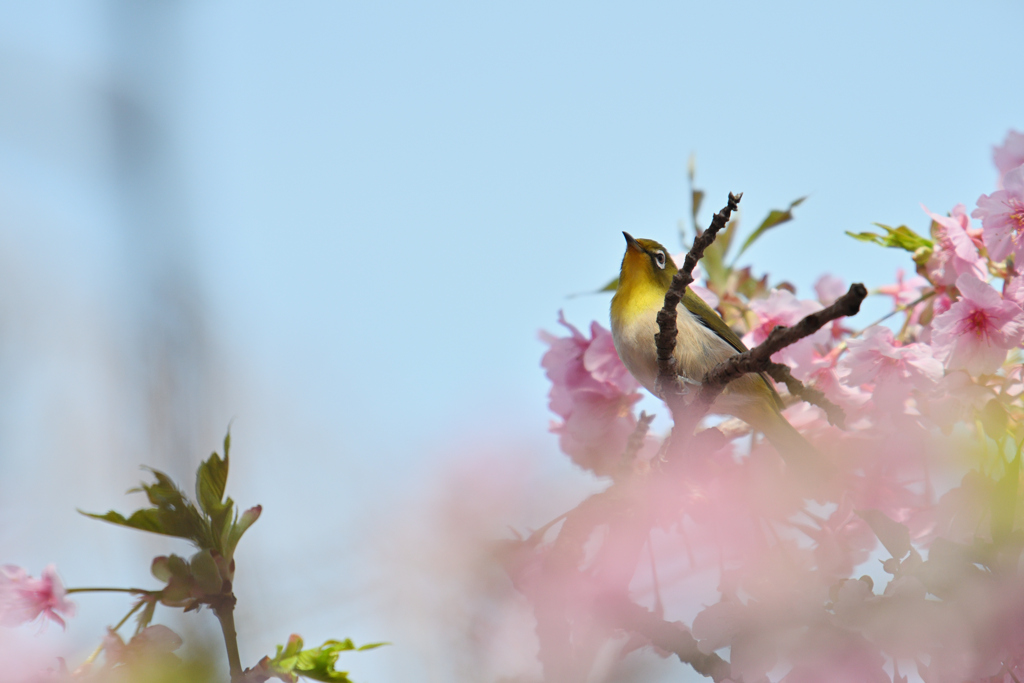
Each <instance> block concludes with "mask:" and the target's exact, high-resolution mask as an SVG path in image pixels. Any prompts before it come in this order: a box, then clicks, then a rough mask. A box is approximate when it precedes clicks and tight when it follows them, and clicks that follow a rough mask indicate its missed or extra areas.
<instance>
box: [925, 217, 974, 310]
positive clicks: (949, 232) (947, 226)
mask: <svg viewBox="0 0 1024 683" xmlns="http://www.w3.org/2000/svg"><path fill="white" fill-rule="evenodd" d="M921 208H922V209H924V212H925V213H926V214H928V216H929V217H930V218H931V219H932V220H933V221H934V222H935V227H934V228H933V229H932V234H933V236H934V238H935V249H934V251H932V255H931V258H929V259H928V263H927V265H926V266H925V271H926V272H927V273H928V279H929V280H931V281H932V284H935V285H951V284H953V283H954V282H956V279H957V278H958V277H959V276H960V275H962V274H964V273H973V274H974V275H975V277H977V278H979V279H981V278H984V277H985V275H986V271H985V261H984V260H983V259H982V258H981V255H980V254H979V253H978V247H977V246H976V245H975V244H974V241H973V240H972V239H971V237H970V235H969V234H968V232H967V231H968V230H969V229H970V227H971V219H970V218H969V217H968V216H967V208H966V207H965V206H964V205H963V204H957V205H956V206H954V207H953V210H952V211H951V212H950V215H949V216H940V215H938V214H935V213H932V212H931V211H929V210H928V207H926V206H925V205H924V204H922V205H921ZM912 300H913V299H911V301H912Z"/></svg>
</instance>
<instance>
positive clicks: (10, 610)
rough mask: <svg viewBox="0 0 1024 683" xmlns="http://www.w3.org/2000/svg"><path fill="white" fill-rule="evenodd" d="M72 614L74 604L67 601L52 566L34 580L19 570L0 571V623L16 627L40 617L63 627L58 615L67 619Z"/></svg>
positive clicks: (16, 568) (8, 567)
mask: <svg viewBox="0 0 1024 683" xmlns="http://www.w3.org/2000/svg"><path fill="white" fill-rule="evenodd" d="M74 614H75V605H74V603H73V602H71V601H70V600H68V599H67V597H66V595H65V592H64V585H63V584H62V583H61V581H60V577H59V576H57V569H56V567H54V566H53V565H52V564H51V565H49V566H48V567H46V569H44V570H43V573H42V575H41V576H40V577H39V578H38V579H35V578H32V577H31V576H29V575H28V573H27V572H26V571H25V570H24V569H22V568H21V567H14V566H10V565H8V566H5V567H2V568H0V624H3V625H4V626H18V625H21V624H25V623H28V622H30V621H34V620H35V619H36V618H38V617H39V616H43V617H45V618H47V619H52V620H53V621H55V622H57V623H58V624H60V625H61V626H66V624H65V622H64V619H63V618H62V617H61V615H64V616H65V617H71V616H74ZM44 623H45V622H44Z"/></svg>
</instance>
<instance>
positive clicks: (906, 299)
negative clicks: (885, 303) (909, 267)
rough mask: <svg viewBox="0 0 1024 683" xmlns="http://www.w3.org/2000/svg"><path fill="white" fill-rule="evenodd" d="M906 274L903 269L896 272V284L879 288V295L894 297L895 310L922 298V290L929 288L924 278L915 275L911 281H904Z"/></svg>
mask: <svg viewBox="0 0 1024 683" xmlns="http://www.w3.org/2000/svg"><path fill="white" fill-rule="evenodd" d="M905 276H906V273H905V272H904V270H903V269H902V268H899V269H897V270H896V283H895V284H891V285H883V286H881V287H879V288H878V291H879V293H881V294H885V295H887V296H890V297H892V305H893V307H894V308H899V307H900V306H906V305H907V304H909V303H912V302H914V301H917V300H918V299H920V298H921V290H922V289H923V288H924V287H927V286H928V281H927V280H925V279H924V278H923V277H920V276H918V275H915V276H914V277H912V278H910V279H909V280H904V279H903V278H904V277H905Z"/></svg>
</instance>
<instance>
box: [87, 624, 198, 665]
mask: <svg viewBox="0 0 1024 683" xmlns="http://www.w3.org/2000/svg"><path fill="white" fill-rule="evenodd" d="M181 645H182V640H181V636H179V635H178V634H177V633H175V632H174V631H172V630H171V629H169V628H167V627H166V626H163V625H161V624H154V625H152V626H148V627H146V628H144V629H142V631H140V632H139V633H137V634H136V635H135V636H133V637H132V639H131V640H130V641H129V642H128V643H127V644H125V642H124V640H122V639H121V636H119V635H118V634H117V633H115V632H114V631H110V632H108V633H107V637H106V638H104V639H103V649H104V651H105V652H106V667H108V668H114V667H116V666H118V665H127V666H140V665H143V666H144V665H146V664H148V665H150V666H152V665H155V664H159V663H160V661H161V660H165V659H166V658H167V657H168V655H170V653H172V652H174V651H175V650H177V649H178V648H179V647H181Z"/></svg>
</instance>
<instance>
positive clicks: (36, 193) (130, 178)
mask: <svg viewBox="0 0 1024 683" xmlns="http://www.w3.org/2000/svg"><path fill="white" fill-rule="evenodd" d="M144 5H147V3H128V2H76V3H62V2H46V1H40V0H32V1H31V2H30V1H24V2H6V3H3V6H2V8H0V284H2V287H0V289H2V290H3V291H2V292H0V379H2V381H0V513H2V515H3V516H2V518H3V519H4V520H5V521H4V523H3V524H2V525H0V561H6V562H13V563H16V564H21V565H25V566H26V567H27V568H29V569H30V570H31V571H33V572H38V571H39V570H40V569H41V568H42V567H43V566H44V565H45V564H46V563H48V562H50V561H56V562H57V563H58V566H59V567H60V569H61V572H62V574H63V576H64V578H65V580H66V581H67V582H68V583H69V584H73V585H86V584H89V583H92V584H100V583H102V584H106V583H112V582H120V583H126V584H140V583H144V584H145V585H151V583H152V579H150V578H148V559H149V558H150V557H151V556H152V555H153V554H154V553H158V552H167V551H168V550H169V549H172V548H171V547H168V546H167V544H165V543H162V542H160V541H159V539H155V540H150V539H144V538H143V537H142V535H137V534H133V533H132V532H128V531H124V532H121V531H119V530H116V529H113V528H110V527H103V526H102V525H100V524H98V523H95V522H90V521H88V520H86V519H84V518H81V517H79V516H77V515H76V513H75V512H74V510H75V508H84V509H89V510H106V509H109V508H111V507H114V508H116V509H120V510H130V509H134V508H133V507H132V506H133V505H134V504H135V503H136V502H139V501H136V500H135V499H129V498H125V497H123V496H122V493H123V491H124V490H125V489H127V488H128V487H129V486H131V485H132V484H133V483H135V482H136V481H137V480H138V478H139V476H140V474H141V473H139V472H138V471H137V470H136V469H135V468H136V466H137V465H139V464H142V463H147V464H152V465H156V466H159V467H162V468H165V469H167V470H169V471H171V472H172V473H174V474H175V476H179V477H185V476H187V475H189V474H190V473H191V472H192V471H193V469H194V467H195V465H196V463H197V462H198V461H199V459H200V458H201V457H203V456H205V455H206V454H208V452H209V451H210V450H212V449H213V448H215V447H217V446H218V444H219V440H220V438H221V437H222V436H223V433H224V430H225V429H226V428H227V425H228V423H229V421H231V420H232V419H233V420H234V423H233V428H232V429H233V435H234V440H235V446H236V450H235V453H234V456H235V459H234V460H233V463H232V464H233V466H234V469H233V473H232V480H231V482H230V483H229V492H230V493H231V495H233V497H234V498H235V499H236V500H238V501H240V502H241V503H244V504H255V503H257V502H259V503H262V504H264V507H265V516H264V518H263V519H261V520H260V522H259V523H258V524H257V525H256V526H255V527H254V528H253V530H252V531H251V532H250V534H251V537H247V538H246V541H245V542H243V544H242V548H243V550H242V551H241V554H240V556H239V563H240V567H241V568H240V576H239V583H238V591H237V592H238V593H239V596H240V600H241V601H242V603H243V606H242V607H240V609H241V610H242V612H241V616H242V617H243V618H242V621H241V626H240V632H241V636H242V638H243V646H242V649H243V656H244V657H247V658H248V659H250V660H251V661H253V662H254V661H255V660H256V659H258V657H259V656H261V655H262V654H264V653H265V652H267V651H270V650H272V645H273V644H274V643H275V642H282V641H283V640H284V639H285V638H286V637H287V635H288V633H291V632H293V631H294V632H299V633H302V634H303V635H304V636H305V637H306V638H307V639H308V640H310V641H314V640H321V639H324V638H327V637H336V636H337V637H345V636H351V637H353V638H354V639H356V640H357V641H362V642H365V641H369V640H392V641H395V643H396V645H395V646H394V647H392V648H385V649H382V650H378V651H374V652H373V653H367V654H365V655H358V656H354V657H353V659H352V660H351V662H352V663H351V665H350V667H351V670H352V672H353V676H354V677H356V680H359V681H361V682H364V683H365V682H366V681H387V680H404V679H405V678H407V677H408V676H409V675H410V674H411V673H413V672H417V673H418V674H423V675H425V676H426V680H450V679H451V676H452V675H455V674H452V673H451V672H450V671H448V670H446V669H445V667H446V666H452V665H451V664H450V662H448V661H447V660H448V659H449V656H448V653H446V652H445V651H444V650H443V647H442V646H440V645H438V644H437V643H436V642H435V641H431V640H429V638H423V639H422V642H415V643H414V642H411V641H414V640H415V635H414V634H415V633H416V632H417V628H420V627H422V626H423V624H430V623H431V618H432V617H431V616H430V614H431V609H433V607H432V606H431V604H428V603H430V600H424V604H423V605H421V606H420V607H417V606H416V604H417V603H416V600H417V599H418V598H417V596H418V595H419V596H422V594H425V593H431V592H432V591H435V590H436V591H440V592H439V593H438V594H439V595H441V594H444V592H443V590H441V589H439V588H437V586H435V585H434V584H432V583H431V580H430V578H429V576H430V575H429V572H428V573H427V574H424V575H422V576H419V578H418V579H415V578H410V576H411V575H401V576H404V578H402V579H401V580H402V581H403V582H404V583H403V584H402V586H401V587H396V585H395V583H394V581H396V580H398V579H396V578H395V577H397V576H399V574H393V573H389V572H391V571H392V569H393V567H392V569H387V567H388V562H387V561H386V560H382V559H381V558H382V557H384V558H388V557H390V558H391V559H392V560H394V558H395V557H396V555H395V554H394V552H393V551H394V549H395V548H394V547H393V546H392V545H389V544H393V545H394V546H397V547H398V548H400V549H401V550H402V551H404V552H406V553H410V554H411V556H416V555H417V553H418V552H419V551H418V550H417V549H418V548H420V549H423V548H427V549H429V547H430V543H429V542H428V541H429V539H430V538H431V535H432V533H433V532H431V531H430V530H429V527H428V526H426V525H424V526H422V527H417V526H416V523H422V522H423V521H424V520H431V519H434V518H433V517H431V514H433V513H431V512H429V511H431V510H433V511H436V510H437V509H438V506H439V505H441V506H442V507H443V505H444V504H445V503H446V502H450V500H448V499H449V498H451V497H456V498H458V497H460V496H467V497H472V495H473V494H479V493H480V491H479V490H477V491H473V490H471V489H474V487H475V486H476V485H475V484H473V483H472V482H473V481H474V479H473V477H472V476H468V475H465V474H463V475H460V476H464V477H468V478H465V479H458V476H455V475H451V474H450V473H451V472H452V471H453V470H457V471H462V472H463V473H464V472H465V471H470V472H479V473H481V477H483V476H484V473H492V474H493V473H494V472H495V471H498V472H504V473H506V474H507V476H508V477H511V479H513V480H515V481H516V482H517V483H516V485H515V487H516V488H515V491H516V493H515V494H514V495H513V494H509V500H510V501H514V502H509V503H508V508H507V509H508V511H509V513H508V514H509V519H508V521H507V522H506V523H505V524H509V525H513V526H517V527H518V528H523V526H524V525H529V524H533V525H539V524H540V523H543V522H544V521H546V520H547V519H548V518H550V517H552V516H554V515H555V514H558V513H559V512H560V511H562V509H564V508H565V507H567V506H571V505H574V504H575V502H577V501H578V500H579V498H580V497H581V496H582V495H583V494H584V492H585V491H588V490H592V489H593V488H594V487H596V486H598V485H599V484H598V483H596V482H594V481H593V480H592V479H590V478H588V477H587V476H585V475H583V474H582V473H580V472H578V471H576V470H574V469H573V468H572V466H571V465H570V464H569V463H567V462H566V459H565V458H564V456H561V455H560V454H559V453H558V450H557V445H556V442H555V438H554V437H553V436H551V435H549V434H547V431H546V430H547V426H548V420H549V419H550V415H549V413H548V411H547V408H546V393H547V389H548V384H547V380H546V379H545V377H544V375H543V373H542V371H541V369H540V367H539V360H540V356H541V354H542V353H543V350H544V346H543V345H542V344H541V343H540V342H539V341H538V339H537V331H538V330H539V329H541V328H545V329H549V330H554V329H555V327H556V325H555V319H556V316H557V312H558V310H559V309H564V311H565V313H566V316H567V317H568V318H569V320H570V321H572V322H574V323H576V324H578V325H580V326H581V327H582V326H585V325H587V324H589V322H590V321H591V320H592V319H597V320H599V321H600V322H602V324H607V305H608V297H607V295H598V296H588V297H577V298H569V296H568V295H570V294H573V293H578V292H585V291H588V290H593V289H596V288H597V287H599V286H601V285H603V284H604V283H605V282H607V281H608V280H609V279H610V278H611V277H612V276H614V275H615V274H616V271H617V267H618V263H619V260H620V259H621V254H622V251H623V246H624V245H623V240H622V236H621V234H620V233H621V231H622V230H628V231H629V232H631V233H633V234H634V235H636V236H645V237H651V238H655V239H658V240H660V241H663V242H664V243H666V244H667V245H670V246H671V247H672V249H673V250H681V248H682V247H681V243H680V242H679V238H678V229H677V224H678V222H679V221H680V220H682V219H684V218H685V217H686V216H687V215H688V212H689V198H688V188H687V181H686V168H687V160H688V158H689V156H690V155H691V154H694V155H696V159H697V184H698V186H699V187H701V188H703V189H704V190H706V191H707V193H708V197H707V200H706V203H705V210H704V211H703V215H702V219H703V221H704V222H705V223H706V222H707V221H708V220H709V218H710V215H711V213H712V212H713V211H714V210H717V209H718V208H720V207H721V206H722V205H723V204H724V201H725V198H726V196H727V193H728V192H730V191H734V192H740V191H742V192H743V193H744V197H743V202H742V218H743V221H744V223H743V224H744V225H745V226H746V228H747V229H751V228H752V227H753V226H754V225H756V224H757V222H759V221H760V220H761V219H762V218H763V217H764V215H765V214H766V213H767V211H768V210H770V209H772V208H784V207H785V206H786V205H787V204H788V203H789V202H790V201H791V200H793V199H795V198H797V197H800V196H803V195H809V199H808V200H807V201H806V202H805V203H804V204H803V205H802V206H800V207H799V208H798V209H797V219H796V220H795V221H794V222H793V223H790V224H787V225H786V226H784V227H781V228H779V229H778V230H777V231H776V232H774V233H770V234H769V235H768V236H767V237H765V238H764V239H762V240H761V241H760V242H759V243H757V244H756V246H754V247H753V248H752V249H750V250H749V252H748V253H747V254H745V256H744V261H745V262H746V261H749V262H750V263H753V264H756V268H757V269H759V270H766V271H768V272H770V273H771V275H772V277H773V279H775V280H779V279H785V280H789V281H791V282H793V283H795V284H796V285H797V287H798V291H799V292H800V293H801V294H803V295H805V296H808V297H809V296H812V291H811V284H812V283H813V282H814V280H815V279H816V278H817V277H818V276H819V275H820V274H822V273H825V272H830V273H833V274H836V275H839V276H841V277H843V278H844V279H845V280H846V281H847V282H850V281H863V282H864V283H865V284H867V285H868V287H869V288H874V287H877V286H879V285H882V284H886V283H889V282H892V281H893V280H894V278H895V271H896V268H897V267H899V266H904V267H907V266H909V265H910V262H909V259H907V258H906V257H905V255H903V254H901V253H898V252H886V251H883V250H880V249H879V248H876V247H871V246H868V245H863V244H860V243H857V242H855V241H853V240H852V239H850V238H849V237H847V236H845V235H844V231H847V230H849V231H862V230H866V229H870V226H871V223H873V222H876V221H878V222H883V223H888V224H891V225H898V224H907V225H909V226H911V227H912V228H914V229H916V230H919V231H922V232H923V231H926V230H927V224H928V222H927V220H928V219H927V217H926V216H925V214H924V213H923V211H922V209H921V207H920V204H921V203H923V204H925V205H927V206H928V207H929V208H930V209H931V210H933V211H936V212H942V213H944V212H946V211H948V210H949V209H951V208H952V207H953V205H954V204H956V203H958V202H962V203H964V204H966V205H967V206H968V209H969V210H970V209H971V208H973V206H974V202H975V201H976V199H977V198H978V196H979V195H980V194H982V193H989V192H991V191H992V190H993V189H994V183H995V178H996V173H995V169H994V167H993V166H992V163H991V147H992V145H994V144H998V143H1000V142H1002V140H1003V137H1004V135H1005V134H1006V131H1007V130H1008V129H1009V128H1014V127H1015V128H1017V129H1018V130H1022V129H1024V88H1022V87H1021V82H1022V79H1021V48H1020V39H1019V33H1020V31H1019V27H1020V26H1022V25H1024V5H1022V4H1021V3H1019V2H1015V1H1010V0H1007V1H1003V2H974V3H949V2H927V3H926V2H917V3H891V2H861V3H846V4H842V3H820V2H788V3H731V2H721V3H667V2H666V3H647V2H643V3H620V4H618V5H613V4H611V3H593V2H564V3H557V4H556V3H541V2H517V3H505V4H499V3H459V2H435V3H429V4H428V3H406V4H400V3H386V2H377V3H355V2H319V3H313V2H310V3H265V2H264V3H256V2H213V1H211V2H181V3H171V2H158V3H157V2H155V3H151V4H149V5H148V8H143V6H144ZM884 310H885V305H884V303H882V302H877V303H873V304H872V306H870V307H869V309H868V311H867V313H865V315H869V314H872V315H873V314H878V313H880V312H882V311H884ZM460 468H462V469H460ZM466 468H468V470H467V469H466ZM474 468H477V469H474ZM453 476H454V479H453V478H452V477H453ZM503 476H505V475H503ZM517 477H518V478H517ZM452 481H462V482H463V485H461V486H454V488H453V487H452V486H453V485H452V484H451V482H452ZM446 482H447V483H446ZM466 482H469V483H468V484H467V483H466ZM446 487H448V488H446ZM467 489H470V490H467ZM481 490H484V491H486V490H487V489H486V486H482V488H481ZM502 509H504V508H502ZM497 516H498V517H501V514H500V513H498V514H497ZM417 529H418V531H417ZM502 533H506V531H505V526H503V525H499V526H498V527H497V528H496V529H495V534H497V535H500V534H502ZM438 536H440V534H438ZM410 538H415V539H416V541H415V542H411V541H409V539H410ZM424 539H427V541H425V540H424ZM417 543H419V544H422V545H417ZM382 548H384V549H383V550H382ZM174 549H176V551H177V552H185V551H186V549H185V548H184V547H174ZM147 553H148V554H147ZM389 553H390V554H389ZM398 556H399V557H406V556H402V555H401V554H400V553H399V555H398ZM407 559H408V558H407ZM415 559H416V558H415V557H414V558H413V559H410V560H409V561H408V562H407V564H415ZM420 559H422V558H420ZM403 562H405V560H403V561H402V562H398V564H402V563H403ZM393 564H394V563H393ZM434 569H435V570H436V567H434ZM442 573H443V572H442ZM417 581H419V583H417ZM458 589H459V587H458V586H454V587H453V586H449V587H448V588H447V589H445V590H452V591H456V592H457V591H458ZM417 591H419V592H417ZM257 596H258V597H257ZM403 601H404V602H403ZM79 603H80V604H79V607H80V613H81V617H80V619H79V621H78V623H77V624H73V625H72V627H71V629H70V631H69V633H70V634H71V636H72V637H73V638H75V639H78V640H77V642H80V643H82V647H83V648H85V647H88V645H89V644H90V643H91V642H94V641H95V639H96V638H98V635H99V633H101V631H100V629H101V626H102V624H106V623H112V622H116V621H117V620H118V619H119V618H120V616H121V614H122V613H123V612H122V611H121V610H122V609H123V608H124V607H125V605H124V603H123V602H122V601H117V600H114V599H111V600H109V601H105V599H101V598H95V599H94V598H88V599H86V598H83V599H82V600H80V601H79ZM417 615H418V616H417ZM209 621H212V618H210V619H209ZM421 630H422V629H421ZM407 634H413V635H407ZM403 638H405V640H403ZM451 647H452V648H455V647H457V645H451ZM431 648H434V649H433V650H431ZM439 648H440V649H439ZM458 657H459V656H454V658H455V659H458ZM467 666H468V665H467ZM423 672H426V673H425V674H424V673H423Z"/></svg>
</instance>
